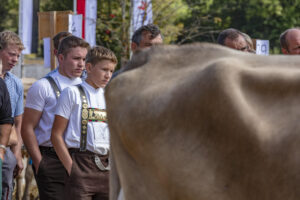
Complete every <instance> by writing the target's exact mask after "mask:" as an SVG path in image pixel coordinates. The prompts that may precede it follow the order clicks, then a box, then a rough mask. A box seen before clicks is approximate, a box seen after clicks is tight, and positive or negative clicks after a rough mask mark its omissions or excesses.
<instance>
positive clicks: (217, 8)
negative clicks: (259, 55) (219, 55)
mask: <svg viewBox="0 0 300 200" xmlns="http://www.w3.org/2000/svg"><path fill="white" fill-rule="evenodd" d="M186 3H187V4H188V5H189V7H190V10H191V13H192V15H191V17H189V18H186V19H185V24H186V26H187V27H189V26H193V25H194V24H195V21H197V22H198V23H200V24H201V26H198V28H197V32H198V34H199V36H197V37H194V38H192V39H190V40H187V41H185V42H194V41H209V42H215V41H216V37H217V35H218V33H219V32H220V31H221V30H223V29H225V28H229V27H232V28H236V29H239V30H241V31H243V32H245V33H247V34H249V35H250V36H251V37H252V38H256V39H268V40H270V46H271V50H272V51H273V52H274V53H278V52H279V39H278V38H279V35H280V33H281V32H283V31H284V30H285V29H287V28H290V27H295V26H299V23H300V21H299V18H300V14H299V13H298V12H297V11H298V10H299V8H300V0H294V1H291V0H272V1H271V0H227V1H223V0H186ZM201 33H203V34H201ZM184 34H185V35H186V34H188V33H184ZM180 38H181V37H179V39H180Z"/></svg>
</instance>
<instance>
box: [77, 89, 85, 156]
mask: <svg viewBox="0 0 300 200" xmlns="http://www.w3.org/2000/svg"><path fill="white" fill-rule="evenodd" d="M77 87H78V90H79V93H80V98H81V102H82V106H81V107H82V108H81V136H80V151H86V136H87V124H88V104H87V98H86V95H85V92H84V90H83V88H82V86H81V85H77Z"/></svg>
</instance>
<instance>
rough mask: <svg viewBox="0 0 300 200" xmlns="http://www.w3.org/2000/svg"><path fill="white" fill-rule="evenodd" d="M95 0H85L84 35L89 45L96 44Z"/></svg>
mask: <svg viewBox="0 0 300 200" xmlns="http://www.w3.org/2000/svg"><path fill="white" fill-rule="evenodd" d="M96 21H97V0H86V1H85V24H84V37H85V40H86V41H87V42H88V43H89V44H90V45H91V46H95V45H96Z"/></svg>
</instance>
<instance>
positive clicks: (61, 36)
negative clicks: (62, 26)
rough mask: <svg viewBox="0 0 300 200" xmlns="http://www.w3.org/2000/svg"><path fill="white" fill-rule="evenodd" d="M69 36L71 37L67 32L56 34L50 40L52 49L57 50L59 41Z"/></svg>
mask: <svg viewBox="0 0 300 200" xmlns="http://www.w3.org/2000/svg"><path fill="white" fill-rule="evenodd" d="M71 35H72V33H70V32H67V31H62V32H59V33H57V34H56V35H55V36H54V37H53V39H52V41H53V46H54V49H58V46H59V42H60V39H62V38H65V37H68V36H71Z"/></svg>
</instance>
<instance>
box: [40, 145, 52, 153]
mask: <svg viewBox="0 0 300 200" xmlns="http://www.w3.org/2000/svg"><path fill="white" fill-rule="evenodd" d="M39 148H40V151H41V152H54V153H56V152H55V149H54V147H43V146H39Z"/></svg>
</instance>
